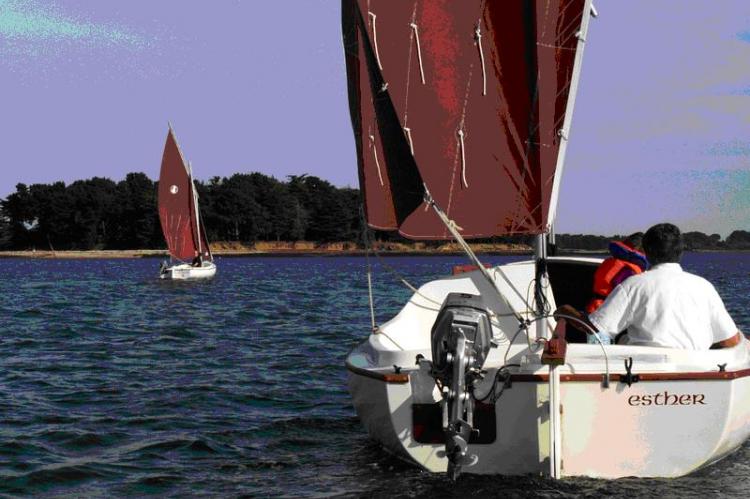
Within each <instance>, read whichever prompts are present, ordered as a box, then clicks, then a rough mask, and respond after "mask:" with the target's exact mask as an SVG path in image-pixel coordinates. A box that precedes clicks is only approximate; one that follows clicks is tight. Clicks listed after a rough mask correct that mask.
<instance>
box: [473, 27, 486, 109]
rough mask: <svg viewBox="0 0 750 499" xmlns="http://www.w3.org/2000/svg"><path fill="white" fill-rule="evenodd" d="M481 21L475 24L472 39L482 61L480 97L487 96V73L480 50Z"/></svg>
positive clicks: (482, 52) (482, 53)
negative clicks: (475, 42)
mask: <svg viewBox="0 0 750 499" xmlns="http://www.w3.org/2000/svg"><path fill="white" fill-rule="evenodd" d="M481 26H482V20H481V19H480V20H479V21H478V22H477V27H476V29H475V30H474V38H475V39H476V41H477V47H479V59H480V61H482V95H487V72H486V70H485V68H484V51H483V50H482V28H481Z"/></svg>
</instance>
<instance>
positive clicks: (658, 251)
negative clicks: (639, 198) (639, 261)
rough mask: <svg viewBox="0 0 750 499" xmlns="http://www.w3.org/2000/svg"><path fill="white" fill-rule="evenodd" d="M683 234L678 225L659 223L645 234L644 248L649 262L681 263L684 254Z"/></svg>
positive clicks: (653, 263)
mask: <svg viewBox="0 0 750 499" xmlns="http://www.w3.org/2000/svg"><path fill="white" fill-rule="evenodd" d="M682 248H683V244H682V234H680V229H678V228H677V226H676V225H672V224H657V225H654V226H653V227H651V228H650V229H648V230H647V231H646V234H645V235H644V236H643V250H644V251H645V252H646V258H648V261H649V263H650V264H651V265H652V266H653V265H659V264H660V263H679V261H680V257H681V256H682Z"/></svg>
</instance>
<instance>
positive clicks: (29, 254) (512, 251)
mask: <svg viewBox="0 0 750 499" xmlns="http://www.w3.org/2000/svg"><path fill="white" fill-rule="evenodd" d="M477 246H481V247H475V248H473V249H474V251H475V252H476V253H477V254H478V255H488V256H514V255H519V256H523V255H532V254H533V251H532V250H531V249H530V248H528V249H526V248H503V247H499V246H500V245H498V247H491V248H488V247H484V246H490V245H477ZM377 252H378V253H379V254H380V256H383V257H399V256H461V255H464V252H463V251H461V250H458V249H453V248H444V249H441V248H433V249H426V248H403V247H398V248H390V249H389V248H378V249H377ZM748 252H750V250H743V249H726V250H724V249H720V250H717V249H707V250H692V251H686V253H748ZM212 253H213V255H214V256H215V257H221V258H241V257H278V258H284V257H319V256H328V257H337V256H362V257H363V256H366V253H367V252H366V251H365V250H364V249H360V248H351V249H341V248H319V249H315V248H298V249H294V248H275V249H267V248H266V249H251V248H243V249H217V250H215V251H213V252H212ZM606 254H607V252H606V250H601V251H596V250H572V249H571V250H565V249H563V250H560V252H559V254H558V255H557V256H587V255H592V256H593V255H606ZM372 256H373V257H375V255H374V254H372ZM12 258H20V259H47V260H87V259H136V258H169V253H168V252H167V250H153V249H140V250H65V251H31V250H23V251H0V259H12Z"/></svg>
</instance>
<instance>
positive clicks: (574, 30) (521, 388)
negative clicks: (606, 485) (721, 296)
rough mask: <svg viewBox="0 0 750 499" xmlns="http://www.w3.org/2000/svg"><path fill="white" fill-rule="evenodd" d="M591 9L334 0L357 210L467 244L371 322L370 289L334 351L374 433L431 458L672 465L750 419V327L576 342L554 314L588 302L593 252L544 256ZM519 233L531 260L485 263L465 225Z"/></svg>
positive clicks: (528, 468)
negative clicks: (355, 339)
mask: <svg viewBox="0 0 750 499" xmlns="http://www.w3.org/2000/svg"><path fill="white" fill-rule="evenodd" d="M595 15H596V11H595V9H594V7H593V5H592V4H591V0H528V1H513V2H510V1H504V0H503V1H500V0H497V1H492V0H488V1H485V0H465V1H461V2H438V1H429V0H425V1H418V0H412V1H402V2H391V1H388V0H343V1H342V29H343V39H344V48H345V56H346V66H347V80H348V89H349V90H348V93H349V103H350V112H351V118H352V126H353V130H354V137H355V142H356V148H357V158H358V168H359V176H360V186H361V189H362V191H363V193H364V209H365V215H366V219H367V224H368V226H369V227H370V228H374V229H378V230H391V231H398V232H399V233H400V234H401V235H402V236H404V237H407V238H410V239H415V240H419V239H432V240H447V239H454V240H456V241H457V242H458V243H459V244H460V245H461V247H462V248H463V249H464V251H465V252H466V254H467V255H468V256H469V258H470V259H471V260H472V262H473V265H472V266H471V267H470V268H469V269H466V268H465V267H464V268H462V269H459V271H460V270H468V271H464V272H459V273H457V274H456V275H452V276H448V277H443V278H439V279H436V280H434V281H431V282H428V283H426V284H424V285H422V286H421V287H419V288H418V289H417V288H414V291H415V292H414V294H413V295H412V296H411V298H410V299H409V301H408V302H407V303H406V304H405V305H404V307H403V308H402V309H401V311H400V312H398V314H397V315H396V316H395V317H393V318H391V319H390V320H388V321H387V322H385V323H382V324H377V322H376V313H375V311H374V309H373V307H372V303H373V301H372V292H371V293H370V296H371V298H370V304H371V319H372V331H371V333H370V334H369V336H368V337H367V339H366V340H365V341H364V342H362V343H361V344H359V345H358V346H356V347H355V348H354V350H353V351H352V352H351V353H350V354H349V355H348V356H347V358H346V368H347V371H348V379H349V381H348V384H349V390H350V393H351V395H352V399H353V405H354V407H355V409H356V411H357V414H358V416H359V418H360V420H361V421H362V423H363V424H364V426H365V428H366V430H367V432H368V433H369V434H370V436H371V437H372V438H373V439H375V440H376V441H378V442H380V444H381V445H382V446H383V447H384V448H385V449H387V450H388V451H390V452H392V453H393V454H395V455H397V456H400V457H402V458H404V459H406V460H408V461H410V462H412V463H415V464H416V465H418V466H420V467H422V468H423V469H425V470H428V471H431V472H439V473H448V474H449V475H450V476H451V477H453V478H456V477H458V476H459V474H460V473H474V474H500V475H518V474H541V475H544V476H549V477H551V478H555V479H556V478H561V477H568V476H589V477H600V478H618V477H625V476H635V477H676V476H681V475H685V474H687V473H690V472H692V471H694V470H696V469H698V468H701V467H703V466H706V465H708V464H710V463H713V462H715V461H717V460H718V459H721V458H722V457H724V456H726V455H728V454H729V453H731V452H732V451H733V450H735V449H737V448H738V447H739V446H740V445H741V444H742V443H743V442H744V441H745V440H746V439H747V438H748V435H750V348H749V347H748V342H747V341H742V342H740V344H739V345H738V346H736V347H733V348H728V349H722V350H710V351H688V350H680V349H671V348H655V347H649V346H628V345H604V344H602V343H601V342H600V343H599V344H588V343H585V339H584V340H583V341H584V342H581V343H579V342H575V341H574V340H575V338H573V337H572V330H569V329H568V326H569V324H568V322H570V321H566V320H565V319H561V320H559V321H557V320H555V318H554V317H553V315H552V311H554V310H555V309H556V306H557V305H562V304H571V305H573V306H574V307H576V308H578V309H579V310H580V309H583V308H584V307H585V304H586V301H587V300H588V299H589V298H590V291H591V289H592V280H593V274H594V271H595V270H596V268H597V266H598V265H599V263H600V262H601V259H596V258H578V257H555V256H550V255H548V254H547V248H548V246H547V242H548V238H549V237H550V236H552V227H553V224H554V221H555V211H556V205H557V197H558V192H559V185H560V178H561V175H562V171H563V166H564V158H565V149H566V146H567V143H568V138H569V134H570V129H571V119H572V113H573V107H574V102H575V97H576V91H577V86H578V81H579V76H580V73H581V64H582V58H583V50H584V46H585V44H586V43H587V32H588V27H589V21H590V20H591V19H592V18H593V17H595ZM513 234H527V235H534V239H535V255H534V258H533V260H529V261H522V262H516V263H510V264H506V265H500V266H496V267H492V268H486V267H485V266H484V265H483V264H482V262H480V261H479V259H478V258H477V257H476V255H474V253H473V252H472V250H471V247H470V246H468V244H466V241H465V240H466V239H468V238H488V237H492V236H503V235H513ZM368 272H369V271H368ZM369 277H370V274H369V273H368V280H369ZM566 335H567V337H566ZM568 339H569V340H570V341H568Z"/></svg>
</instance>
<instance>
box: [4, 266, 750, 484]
mask: <svg viewBox="0 0 750 499" xmlns="http://www.w3.org/2000/svg"><path fill="white" fill-rule="evenodd" d="M512 259H516V258H514V257H492V258H488V259H487V260H488V261H492V262H494V263H499V262H504V261H508V260H512ZM386 261H387V262H388V264H389V265H391V266H392V267H393V268H394V269H395V270H396V271H397V272H399V273H401V274H403V275H404V276H405V277H407V278H408V279H409V280H410V281H411V282H413V283H415V284H421V283H423V282H425V281H427V280H430V279H432V278H435V277H436V276H438V275H441V274H445V273H447V272H449V270H450V268H451V266H452V265H453V264H456V263H465V262H464V261H463V259H462V258H460V257H404V258H387V259H386ZM158 263H159V262H158V260H154V259H144V260H91V261H89V260H78V261H75V260H72V261H71V260H0V297H2V300H1V303H0V495H2V494H10V495H15V494H24V495H30V494H33V495H42V496H57V495H68V496H69V495H77V496H79V495H83V496H94V497H104V496H112V495H117V496H121V495H137V496H142V495H146V494H156V495H160V496H161V495H164V496H184V495H190V496H194V495H204V496H205V495H210V496H226V495H231V496H236V495H250V496H261V497H262V496H280V495H286V496H330V495H343V496H352V495H353V496H358V495H367V496H371V497H381V496H383V497H389V496H396V495H411V496H422V495H430V496H438V497H447V496H456V497H461V496H465V495H468V494H471V495H481V496H500V495H502V496H506V495H509V494H510V495H517V496H539V495H541V496H547V497H560V496H565V497H568V496H569V497H573V496H579V495H588V496H599V495H615V496H624V495H629V496H639V497H642V496H650V497H664V496H683V497H684V496H706V495H709V496H711V495H714V496H715V495H724V496H732V495H733V496H737V497H740V496H742V497H747V496H748V495H750V484H748V482H747V476H748V474H749V473H750V445H748V444H746V445H745V446H743V448H741V449H740V450H739V451H738V452H737V453H735V454H734V455H732V456H730V457H729V458H727V459H725V460H723V461H721V462H720V463H718V464H716V465H714V466H712V467H709V468H707V469H705V470H701V471H699V472H697V473H695V474H693V475H691V476H688V477H685V478H680V479H673V480H642V479H624V480H615V481H603V480H593V479H566V480H563V481H560V482H552V481H549V480H545V479H541V478H531V477H516V478H500V477H472V476H463V477H462V478H461V479H460V480H459V482H458V483H457V484H452V483H450V482H448V481H447V480H446V479H445V478H444V477H442V476H438V475H431V474H427V473H424V472H421V471H419V470H418V469H416V468H415V467H412V466H410V465H407V464H404V463H402V462H401V461H399V460H397V459H395V458H393V457H391V456H389V455H388V454H386V453H385V452H383V451H382V450H381V449H380V448H379V447H378V446H377V445H376V444H374V443H372V442H371V441H370V440H368V438H367V435H366V433H365V430H364V429H363V428H362V427H361V425H360V424H359V421H358V420H357V418H356V416H355V414H354V410H353V408H352V406H351V402H350V399H349V396H348V394H347V392H346V371H345V369H344V366H343V363H344V358H345V356H346V353H347V352H348V351H349V349H351V348H352V347H353V346H354V345H355V344H357V343H358V342H360V341H361V340H362V339H363V338H364V337H365V335H366V332H367V331H368V329H369V321H370V320H369V312H368V306H367V292H366V284H365V283H366V281H365V274H364V269H365V266H364V259H363V258H354V257H352V258H348V257H336V258H332V257H328V258H312V257H310V258H225V259H222V260H220V261H219V262H218V263H219V273H218V274H217V277H216V278H215V279H213V280H212V281H209V282H205V283H189V284H185V283H182V284H181V283H170V282H161V281H159V280H157V279H155V276H156V272H157V268H158ZM684 266H685V267H686V269H688V270H690V271H693V272H695V273H698V274H700V275H703V276H705V277H706V278H708V279H709V280H711V281H712V282H713V283H714V284H715V285H716V287H717V289H718V290H719V292H720V293H721V295H722V297H723V298H724V300H725V303H726V305H727V308H728V310H729V312H730V313H731V314H732V316H733V317H734V319H735V321H736V322H737V324H738V326H739V327H740V328H741V329H743V330H744V331H750V310H749V309H748V297H749V296H750V279H749V278H748V277H749V276H750V253H744V254H740V253H736V254H733V253H703V254H689V255H686V257H685V261H684ZM409 294H410V293H409V291H408V290H406V289H405V288H403V287H401V286H399V285H398V284H396V283H395V281H394V279H393V278H392V276H390V275H389V274H387V273H386V272H385V270H384V269H383V268H382V267H380V266H379V265H377V262H376V281H375V297H376V307H377V311H378V317H379V319H380V320H381V321H382V320H385V319H387V318H388V317H390V316H392V315H393V314H394V313H395V312H396V311H397V310H398V309H399V308H400V306H401V305H402V304H403V303H404V302H405V301H406V299H407V298H408V296H409ZM613 431H616V428H613ZM612 452H617V449H613V450H612Z"/></svg>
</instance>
